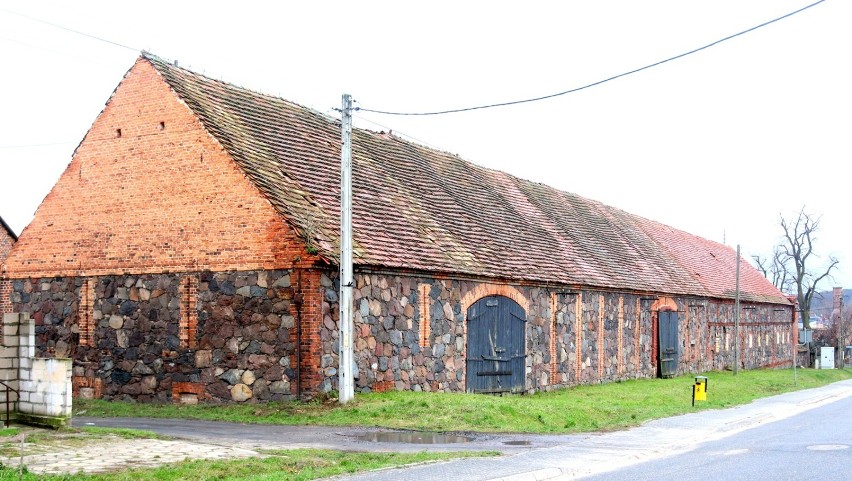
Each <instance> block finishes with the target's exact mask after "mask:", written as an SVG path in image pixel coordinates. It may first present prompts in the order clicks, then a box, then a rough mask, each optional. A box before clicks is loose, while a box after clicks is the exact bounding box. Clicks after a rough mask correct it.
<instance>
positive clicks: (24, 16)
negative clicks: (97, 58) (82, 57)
mask: <svg viewBox="0 0 852 481" xmlns="http://www.w3.org/2000/svg"><path fill="white" fill-rule="evenodd" d="M0 10H2V11H4V12H6V13H11V14H12V15H17V16H19V17H23V18H26V19H28V20H32V21H33V22H38V23H43V24H45V25H50V26H51V27H55V28H59V29H62V30H65V31H67V32H71V33H76V34H77V35H82V36H84V37H89V38H91V39H94V40H98V41H100V42H105V43H108V44H110V45H115V46H116V47H121V48H126V49H127V50H132V51H134V52H140V51H141V49H138V48H133V47H129V46H127V45H124V44H121V43H118V42H113V41H112V40H107V39H105V38H102V37H98V36H95V35H89V34H88V33H85V32H81V31H79V30H74V29H73V28H68V27H63V26H62V25H58V24H55V23H51V22H48V21H46V20H41V19H38V18H35V17H31V16H29V15H24V14H23V13H18V12H13V11H12V10H8V9H5V8H2V7H0Z"/></svg>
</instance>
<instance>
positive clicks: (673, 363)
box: [657, 311, 678, 377]
mask: <svg viewBox="0 0 852 481" xmlns="http://www.w3.org/2000/svg"><path fill="white" fill-rule="evenodd" d="M657 321H658V322H657V326H658V329H657V333H658V334H659V342H658V343H657V345H658V346H659V353H658V356H659V357H658V360H659V363H658V365H659V366H660V377H674V376H675V374H677V361H678V350H677V348H678V345H677V344H678V342H677V340H678V335H677V326H678V315H677V311H659V312H658V313H657Z"/></svg>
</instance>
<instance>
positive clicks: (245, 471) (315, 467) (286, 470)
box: [0, 449, 499, 481]
mask: <svg viewBox="0 0 852 481" xmlns="http://www.w3.org/2000/svg"><path fill="white" fill-rule="evenodd" d="M264 454H265V455H266V456H265V457H262V458H243V459H234V460H212V461H211V460H198V461H184V462H180V463H174V464H168V465H163V466H160V467H158V468H149V469H131V470H123V471H118V472H113V473H105V474H63V475H56V476H50V475H36V474H33V473H29V472H26V473H25V474H24V477H23V479H24V480H26V481H35V480H44V481H83V480H86V481H89V480H91V481H95V480H98V481H119V480H120V481H125V480H127V481H129V480H134V481H143V480H158V481H169V480H183V479H193V480H202V481H203V480H222V479H227V480H245V481H249V480H251V481H261V480H263V481H267V480H269V481H271V480H276V481H296V480H300V481H302V480H310V479H318V478H325V477H328V476H335V475H339V474H352V473H356V472H362V471H370V470H375V469H381V468H389V467H397V466H402V465H407V464H414V463H424V462H430V461H443V460H447V459H455V458H462V457H482V456H497V455H498V454H499V453H497V452H493V451H489V452H476V453H474V452H454V453H430V452H420V453H356V452H345V451H330V450H321V449H295V450H286V451H265V452H264ZM17 479H18V470H17V469H16V468H13V467H0V480H17Z"/></svg>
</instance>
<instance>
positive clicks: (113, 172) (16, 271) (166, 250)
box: [7, 61, 312, 278]
mask: <svg viewBox="0 0 852 481" xmlns="http://www.w3.org/2000/svg"><path fill="white" fill-rule="evenodd" d="M309 261H312V259H311V256H310V255H308V254H307V252H306V250H305V248H304V246H303V243H302V242H301V239H300V238H299V237H298V236H297V235H296V234H295V232H294V231H293V230H292V229H291V228H290V227H289V226H288V225H287V224H286V223H285V222H284V221H283V220H282V217H281V216H280V215H279V214H278V213H277V212H276V210H275V209H274V207H273V206H272V205H271V204H270V203H269V201H268V200H267V199H266V198H265V197H263V195H262V194H261V193H260V192H259V191H258V190H257V188H256V187H255V186H254V185H253V184H252V183H251V182H250V181H249V180H248V179H247V178H246V177H245V175H244V173H243V172H242V171H241V170H240V169H239V167H238V166H237V165H236V164H235V163H234V162H233V160H232V159H231V158H230V157H229V155H228V154H227V153H226V152H225V151H224V149H223V148H222V146H221V145H220V144H218V143H217V142H216V141H215V140H214V139H213V138H212V137H211V136H210V135H209V134H208V133H207V131H205V130H204V129H203V127H202V125H201V123H200V122H199V120H198V119H197V118H196V117H195V116H194V115H193V114H192V113H191V111H190V110H189V109H188V108H187V106H186V105H184V104H183V103H182V102H181V101H180V100H179V99H178V97H177V96H176V95H175V94H174V92H172V91H171V90H170V89H169V88H168V86H167V85H166V84H165V83H164V81H163V80H162V78H161V77H160V76H159V74H158V73H157V72H156V71H155V70H154V69H153V68H152V67H151V66H150V64H148V63H147V62H144V61H140V62H138V63H137V64H136V65H135V66H134V67H133V68H132V69H131V70H130V71H129V72H128V74H127V75H126V77H125V79H124V80H123V81H122V83H121V84H120V85H119V86H118V88H117V89H116V91H115V92H114V94H113V96H112V98H111V99H110V101H109V103H108V104H107V106H106V107H105V109H104V111H103V112H102V113H101V115H100V116H99V117H98V119H97V120H96V121H95V123H94V125H93V126H92V128H91V129H90V131H89V132H88V133H87V135H86V137H85V139H84V140H83V142H82V143H81V145H80V146H79V147H78V149H77V151H76V152H75V155H74V157H73V159H72V161H71V163H70V164H69V165H68V167H67V168H66V170H65V172H64V173H63V174H62V176H61V178H60V179H59V181H58V183H57V184H56V185H55V186H54V188H53V190H52V191H51V192H50V194H48V196H47V197H46V198H45V200H44V201H43V203H42V204H41V206H40V207H39V209H38V211H37V212H36V215H35V218H34V220H33V222H32V223H31V224H30V226H29V227H28V228H27V230H26V231H25V232H24V234H23V235H22V236H21V238H20V239H19V242H18V245H17V247H16V249H15V250H14V251H13V252H12V253H11V255H10V256H9V258H8V260H7V264H8V265H7V275H8V277H9V278H25V277H43V276H68V275H71V276H78V275H85V276H91V275H104V274H112V273H152V272H163V271H168V272H181V271H199V270H204V269H209V270H213V271H224V270H246V269H270V268H290V267H293V266H294V264H296V263H301V264H302V265H308V264H309Z"/></svg>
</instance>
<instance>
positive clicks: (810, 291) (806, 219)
mask: <svg viewBox="0 0 852 481" xmlns="http://www.w3.org/2000/svg"><path fill="white" fill-rule="evenodd" d="M819 221H820V218H819V217H814V216H812V215H810V214H808V213H807V212H805V208H804V207H802V210H800V211H799V216H798V217H797V218H796V219H795V220H793V221H788V220H787V219H784V217H783V216H781V228H782V229H783V230H784V242H783V243H782V244H781V245H780V246H779V247H780V249H781V250H782V252H783V254H784V256H785V257H786V259H787V260H788V261H789V262H792V264H793V268H795V272H792V270H791V274H792V275H793V282H794V284H795V286H796V297H797V299H798V301H799V311H800V312H801V313H802V323H803V325H804V327H805V329H810V327H811V323H810V317H811V301H812V300H813V298H814V294H815V293H816V288H817V284H819V282H820V281H821V280H823V279H825V278H826V277H828V276H829V274H830V273H831V269H833V268H834V267H835V266H836V265H837V264H838V263H839V261H838V260H837V259H835V258H834V257H830V256H829V258H828V259H829V262H828V267H827V268H826V269H825V272H823V273H822V274H820V275H816V274H813V273H812V272H811V271H809V270H808V261H809V260H812V259H811V257H812V256H813V258H818V257H819V256H817V255H816V254H814V242H815V241H816V236H815V235H814V234H815V233H816V231H817V230H819Z"/></svg>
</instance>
